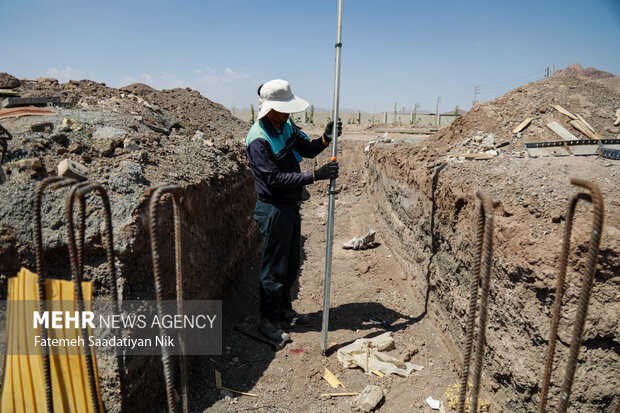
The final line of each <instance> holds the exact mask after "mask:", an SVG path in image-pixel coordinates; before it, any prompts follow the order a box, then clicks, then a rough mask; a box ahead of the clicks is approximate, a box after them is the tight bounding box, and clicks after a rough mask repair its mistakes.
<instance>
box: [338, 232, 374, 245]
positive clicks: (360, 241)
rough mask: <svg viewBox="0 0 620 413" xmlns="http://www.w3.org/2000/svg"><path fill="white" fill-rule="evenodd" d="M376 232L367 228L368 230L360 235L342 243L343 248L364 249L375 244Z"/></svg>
mask: <svg viewBox="0 0 620 413" xmlns="http://www.w3.org/2000/svg"><path fill="white" fill-rule="evenodd" d="M376 233H377V232H376V231H375V230H374V229H372V228H368V232H367V233H366V234H365V235H362V236H360V237H353V238H351V239H350V240H348V241H347V242H345V243H344V244H343V245H342V248H344V249H345V250H351V249H352V250H365V249H368V248H373V247H374V246H375V234H376Z"/></svg>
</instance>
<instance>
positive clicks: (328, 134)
mask: <svg viewBox="0 0 620 413" xmlns="http://www.w3.org/2000/svg"><path fill="white" fill-rule="evenodd" d="M333 129H334V121H333V120H332V121H330V122H329V123H328V124H327V125H325V133H324V134H323V139H325V142H327V143H330V142H331V141H332V131H333ZM340 135H342V121H341V120H340V119H338V136H340Z"/></svg>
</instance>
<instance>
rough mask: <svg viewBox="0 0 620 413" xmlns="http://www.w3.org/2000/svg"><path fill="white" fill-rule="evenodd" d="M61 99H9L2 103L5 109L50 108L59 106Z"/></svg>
mask: <svg viewBox="0 0 620 413" xmlns="http://www.w3.org/2000/svg"><path fill="white" fill-rule="evenodd" d="M59 104H60V99H59V98H57V97H42V98H17V97H8V98H6V99H4V100H3V101H2V107H3V108H14V107H18V106H48V105H59Z"/></svg>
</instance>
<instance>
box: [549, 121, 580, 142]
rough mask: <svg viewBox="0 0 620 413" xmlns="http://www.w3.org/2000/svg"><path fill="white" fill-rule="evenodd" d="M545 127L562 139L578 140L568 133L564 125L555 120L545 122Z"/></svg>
mask: <svg viewBox="0 0 620 413" xmlns="http://www.w3.org/2000/svg"><path fill="white" fill-rule="evenodd" d="M571 122H573V121H571ZM547 127H548V128H549V129H551V130H552V131H553V132H555V133H556V134H557V135H558V136H559V137H560V138H562V139H564V140H565V141H576V140H578V139H577V137H576V136H575V135H573V134H572V133H570V132H569V131H568V130H566V128H565V127H564V126H562V125H560V124H559V123H557V122H551V123H547Z"/></svg>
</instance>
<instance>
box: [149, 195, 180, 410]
mask: <svg viewBox="0 0 620 413" xmlns="http://www.w3.org/2000/svg"><path fill="white" fill-rule="evenodd" d="M178 191H179V187H178V186H175V185H168V184H162V185H160V186H158V187H156V188H154V192H153V194H152V195H151V201H150V217H151V228H150V229H151V254H152V258H153V275H154V278H155V295H156V298H157V312H158V315H159V317H160V318H161V317H163V314H164V309H163V299H164V296H163V284H162V278H161V269H160V255H159V235H158V234H159V233H158V229H159V206H160V200H161V199H162V198H163V197H164V196H165V195H166V194H169V195H170V197H171V198H172V206H173V215H174V249H175V281H176V299H177V303H176V304H177V314H179V315H183V266H182V250H181V248H182V243H181V203H180V200H179V195H178ZM160 334H161V335H162V336H164V335H166V329H165V328H164V327H163V326H161V325H160ZM179 344H180V346H181V363H180V373H181V395H182V397H181V399H182V404H183V411H184V412H186V413H187V412H188V411H189V397H188V390H187V361H186V358H185V344H184V342H183V339H182V338H181V337H179ZM162 364H163V369H164V379H165V381H166V397H167V401H168V411H169V412H170V413H173V412H176V411H177V409H176V403H175V399H174V377H173V375H172V363H171V360H170V354H169V352H168V349H167V348H166V347H165V346H164V347H162Z"/></svg>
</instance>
